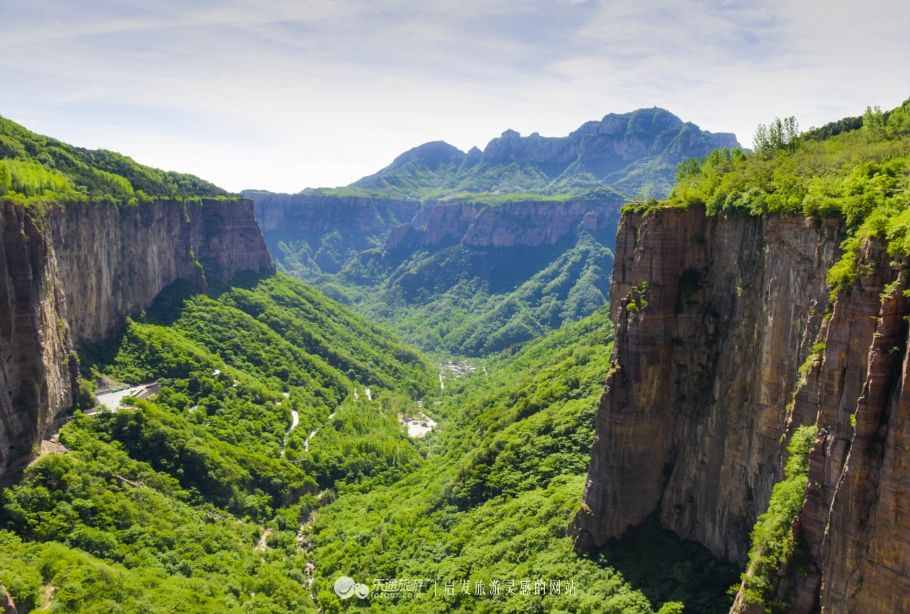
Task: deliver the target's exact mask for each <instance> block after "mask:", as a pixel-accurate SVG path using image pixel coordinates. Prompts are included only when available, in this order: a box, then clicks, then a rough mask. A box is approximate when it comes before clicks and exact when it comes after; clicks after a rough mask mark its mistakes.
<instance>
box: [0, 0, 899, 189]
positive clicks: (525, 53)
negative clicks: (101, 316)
mask: <svg viewBox="0 0 910 614" xmlns="http://www.w3.org/2000/svg"><path fill="white" fill-rule="evenodd" d="M908 32H910V2H907V1H906V0H863V1H862V2H860V1H858V0H849V1H848V0H801V1H799V0H768V1H766V2H745V1H737V0H731V1H721V2H713V1H696V0H678V1H674V2H653V1H650V0H639V1H633V0H623V1H607V0H603V1H600V0H498V1H479V0H422V1H411V2H405V1H398V0H363V1H343V0H338V1H330V0H321V1H307V0H274V1H269V0H152V1H149V0H117V1H115V0H79V1H78V2H73V1H72V0H0V51H2V52H0V84H2V85H0V115H3V116H5V117H8V118H10V119H13V120H15V121H18V122H19V123H22V124H24V125H25V126H26V127H28V128H30V129H32V130H35V131H37V132H41V133H43V134H48V135H51V136H54V137H56V138H58V139H61V140H64V141H66V142H69V143H72V144H74V145H80V146H84V147H92V148H96V147H98V148H105V149H112V150H115V151H119V152H122V153H125V154H127V155H130V156H132V157H133V158H135V159H136V160H138V161H139V162H142V163H144V164H150V165H152V166H156V167H159V168H164V169H167V170H179V171H184V172H191V173H194V174H196V175H199V176H201V177H203V178H205V179H208V180H210V181H213V182H215V183H217V184H218V185H220V186H222V187H224V188H227V189H229V190H232V191H238V190H241V189H246V188H257V189H269V190H273V191H284V192H297V191H299V190H301V189H303V188H305V187H319V186H337V185H346V184H348V183H350V182H352V181H354V180H356V179H357V178H359V177H362V176H364V175H367V174H370V173H373V172H375V171H377V170H379V169H380V168H381V167H383V166H385V165H386V164H388V163H389V162H391V160H392V159H393V158H394V157H395V156H396V155H398V154H399V153H401V152H403V151H404V150H406V149H408V148H410V147H414V146H416V145H419V144H421V143H424V142H427V141H433V140H445V141H447V142H449V143H451V144H453V145H455V146H457V147H460V148H461V149H464V150H467V149H468V148H470V147H471V146H473V145H477V146H479V147H481V148H483V146H484V145H485V144H486V143H488V142H489V141H490V139H492V138H494V137H496V136H498V135H499V134H501V133H502V132H503V131H504V130H506V129H507V128H511V129H515V130H518V131H519V132H521V133H522V134H529V133H531V132H539V133H541V134H543V135H545V136H563V135H565V134H568V133H569V132H571V131H572V130H574V129H575V128H577V127H578V126H579V125H580V124H582V123H583V122H585V121H588V120H592V119H600V118H601V117H603V116H604V115H605V114H607V113H611V112H615V113H620V112H627V111H631V110H634V109H636V108H641V107H652V106H660V107H664V108H666V109H668V110H670V111H672V112H673V113H675V114H677V115H678V116H680V117H681V118H682V119H683V120H686V121H691V122H694V123H696V124H698V125H699V126H700V127H701V128H703V129H706V130H710V131H712V132H734V133H736V135H737V136H738V138H739V140H740V142H741V143H742V144H743V145H747V146H748V145H749V144H750V143H751V141H752V135H753V133H754V129H755V126H756V125H757V124H758V123H761V122H767V121H769V120H770V119H772V118H774V117H776V116H788V115H795V116H796V117H797V118H798V120H799V122H800V126H801V127H803V128H809V127H812V126H818V125H821V124H823V123H825V122H828V121H832V120H835V119H839V118H841V117H844V116H847V115H857V114H860V113H862V111H863V110H864V109H865V108H866V106H869V105H874V106H881V107H882V108H888V107H893V106H896V105H897V104H899V103H900V102H901V101H903V100H905V99H906V98H908V97H910V62H908V58H910V36H908V34H907V33H908Z"/></svg>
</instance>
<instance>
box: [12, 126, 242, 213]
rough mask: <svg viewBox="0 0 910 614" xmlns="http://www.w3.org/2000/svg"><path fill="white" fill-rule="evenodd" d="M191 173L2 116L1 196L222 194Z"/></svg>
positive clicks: (81, 198) (71, 198)
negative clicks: (75, 143) (140, 161)
mask: <svg viewBox="0 0 910 614" xmlns="http://www.w3.org/2000/svg"><path fill="white" fill-rule="evenodd" d="M227 196H228V193H227V192H225V191H224V190H222V189H220V188H218V187H217V186H215V185H213V184H211V183H209V182H207V181H203V180H202V179H199V178H198V177H194V176H193V175H187V174H184V173H175V172H167V171H161V170H158V169H155V168H151V167H148V166H143V165H141V164H138V163H137V162H135V161H134V160H132V159H131V158H129V157H127V156H124V155H122V154H119V153H116V152H113V151H107V150H103V149H99V150H89V149H83V148H81V147H74V146H72V145H68V144H66V143H63V142H61V141H58V140H56V139H53V138H50V137H46V136H42V135H40V134H36V133H34V132H32V131H30V130H28V129H26V128H24V127H22V126H20V125H19V124H17V123H15V122H13V121H11V120H9V119H6V118H4V117H0V198H2V199H4V200H7V201H12V202H16V203H20V204H36V203H39V204H47V203H70V202H99V203H100V202H103V203H114V204H135V203H137V202H144V201H149V200H158V199H166V200H172V199H180V200H186V199H198V198H202V197H205V198H224V197H227Z"/></svg>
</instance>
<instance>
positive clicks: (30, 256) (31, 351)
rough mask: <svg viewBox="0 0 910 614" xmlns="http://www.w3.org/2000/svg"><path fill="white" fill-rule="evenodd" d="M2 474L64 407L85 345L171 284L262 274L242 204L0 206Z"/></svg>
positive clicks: (258, 246) (258, 240) (257, 241)
mask: <svg viewBox="0 0 910 614" xmlns="http://www.w3.org/2000/svg"><path fill="white" fill-rule="evenodd" d="M0 235H2V244H0V249H2V251H3V254H2V255H3V257H2V258H0V476H2V475H3V474H4V473H6V472H8V471H9V470H10V469H13V468H15V467H16V466H18V465H20V464H22V463H23V462H25V461H27V460H28V458H29V456H30V455H31V454H32V451H33V448H34V446H35V445H36V444H37V443H38V442H39V441H40V440H41V439H42V438H43V435H44V434H45V432H46V430H47V429H48V428H49V427H50V426H51V425H52V424H53V423H54V420H55V418H56V417H57V416H58V415H59V414H60V413H61V412H63V411H65V410H66V409H68V408H69V407H71V405H72V403H73V394H74V386H75V380H76V376H77V363H76V358H75V350H76V348H77V347H78V346H79V345H80V344H82V343H88V342H99V341H102V340H104V339H106V338H108V337H109V336H110V335H112V334H113V333H115V332H116V331H117V330H118V329H119V328H120V327H122V325H123V323H124V321H125V319H126V317H127V316H129V315H130V314H135V313H136V312H138V311H140V310H142V309H144V308H146V307H148V306H149V305H150V304H151V302H152V301H153V300H154V298H155V297H156V296H157V294H158V293H159V292H160V291H161V290H162V289H164V288H165V287H167V286H168V285H170V284H171V283H173V282H174V281H177V280H186V281H189V282H191V283H193V284H194V285H195V286H196V287H197V288H199V289H200V290H202V289H206V288H208V287H211V286H217V285H221V284H224V283H227V282H228V281H230V279H232V278H233V277H234V276H235V275H237V274H238V273H241V272H244V271H249V272H255V273H267V272H271V271H272V270H273V269H272V264H271V259H270V258H269V255H268V252H267V251H266V248H265V244H264V242H263V240H262V237H261V235H260V234H259V230H258V228H257V227H256V222H255V219H254V217H253V210H252V203H250V202H248V201H220V200H213V201H205V202H197V203H175V202H156V203H148V204H142V205H138V206H134V207H116V206H113V205H106V204H73V205H67V206H60V207H50V208H49V209H48V210H47V211H45V212H43V213H38V212H36V211H34V210H29V209H26V208H23V207H21V206H17V205H13V204H10V203H2V204H0Z"/></svg>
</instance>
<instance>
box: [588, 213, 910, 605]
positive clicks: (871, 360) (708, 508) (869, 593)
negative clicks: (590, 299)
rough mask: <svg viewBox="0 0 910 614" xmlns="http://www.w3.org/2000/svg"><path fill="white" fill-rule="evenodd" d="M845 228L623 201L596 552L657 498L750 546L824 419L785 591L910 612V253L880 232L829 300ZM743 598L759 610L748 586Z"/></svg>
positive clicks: (592, 539) (595, 477) (601, 435)
mask: <svg viewBox="0 0 910 614" xmlns="http://www.w3.org/2000/svg"><path fill="white" fill-rule="evenodd" d="M842 235H843V232H842V229H841V226H840V224H839V223H838V222H837V221H834V220H830V221H824V222H818V221H810V220H806V219H803V218H801V217H793V216H767V217H749V216H744V215H730V216H723V215H720V216H715V217H708V216H706V215H705V213H704V211H703V210H701V209H698V208H690V209H675V210H674V209H667V210H660V211H658V212H653V213H650V214H642V213H631V214H626V215H624V216H623V219H622V222H621V226H620V230H619V234H618V238H617V254H616V264H615V268H614V274H613V285H612V297H613V305H612V315H613V319H614V322H615V325H616V341H615V355H614V358H615V364H614V366H613V369H612V370H611V372H610V374H609V375H608V377H607V381H606V390H605V394H604V396H603V399H602V401H601V406H600V410H599V412H598V419H597V420H598V422H597V440H596V442H595V445H594V449H593V452H592V460H591V465H590V469H589V479H588V484H587V487H586V491H585V500H584V506H583V510H582V512H580V513H579V515H578V516H577V518H576V522H575V527H576V534H577V538H578V546H579V547H580V548H581V549H584V550H593V549H597V548H599V547H601V546H603V545H604V544H605V543H606V542H607V541H608V540H610V539H611V538H614V537H618V536H620V535H622V534H623V533H624V532H625V531H626V530H627V529H628V528H630V527H633V526H636V525H638V524H640V523H642V522H643V521H644V520H645V519H646V518H648V517H649V516H651V515H656V516H657V518H659V520H660V523H661V524H662V525H663V526H664V527H666V528H668V529H671V530H672V531H674V532H675V533H677V534H678V535H679V536H681V537H683V538H687V539H692V540H695V541H698V542H700V543H702V544H704V545H705V546H707V547H708V548H709V549H710V550H711V551H712V552H714V554H715V555H717V556H718V557H721V558H724V559H727V560H731V561H737V562H740V563H744V562H745V560H746V556H747V553H748V548H749V535H750V530H751V528H752V525H753V524H754V522H755V520H756V518H757V516H758V515H759V514H761V513H762V512H763V511H765V509H767V506H768V502H769V498H770V493H771V488H772V486H773V485H774V483H775V482H776V481H777V480H779V479H780V477H781V474H782V467H783V464H784V462H785V460H786V458H785V456H786V453H785V448H786V444H787V441H788V439H789V434H790V433H791V432H792V431H793V429H794V428H795V427H796V426H797V425H801V424H805V425H812V424H815V425H816V426H817V427H818V437H817V439H816V444H815V446H814V448H813V449H812V451H811V453H810V457H809V458H810V470H809V480H810V482H809V488H808V492H807V495H806V500H805V504H804V505H803V508H802V511H801V512H800V514H799V516H798V518H796V519H794V525H793V526H794V531H795V534H796V536H797V543H798V556H796V557H794V560H793V561H791V563H790V565H789V566H788V567H787V568H786V569H783V570H780V573H779V575H778V576H777V577H775V578H772V581H773V582H774V583H776V586H777V588H776V591H777V596H778V598H779V599H780V601H782V602H784V603H787V604H789V605H788V606H787V610H786V611H789V612H819V611H822V612H831V613H847V612H864V613H866V612H871V613H873V614H874V613H879V612H881V613H884V612H906V611H910V537H908V536H910V513H908V512H910V509H908V508H907V503H906V502H907V501H910V481H908V479H910V473H908V466H907V464H908V461H907V458H908V456H907V451H908V448H910V397H908V396H907V393H906V392H905V391H904V381H905V378H906V376H907V371H908V369H910V357H908V353H907V349H908V346H907V320H906V317H907V316H908V315H910V305H908V302H910V299H907V298H906V297H905V296H904V294H903V290H904V289H905V287H906V281H905V278H904V275H905V273H904V272H902V268H901V267H902V264H900V263H895V262H891V259H890V258H889V257H888V255H887V254H886V253H885V251H884V250H883V249H882V247H881V245H879V244H877V243H876V242H875V241H867V242H866V243H865V245H864V247H863V250H862V253H861V254H860V255H859V260H860V266H859V268H858V270H859V271H860V274H859V275H858V277H857V279H856V280H855V282H853V283H852V285H851V286H850V287H849V288H848V289H847V290H845V291H842V292H841V293H840V294H839V295H838V296H837V297H836V299H835V300H834V301H833V302H829V288H828V287H827V284H826V281H825V279H826V273H827V271H828V269H829V268H830V267H831V265H832V264H833V263H834V262H835V261H836V258H837V257H838V256H839V253H838V252H839V245H840V243H841V240H842V238H843V236H842ZM826 314H827V315H826ZM801 366H802V369H801V368H800V367H801ZM854 425H855V426H854ZM734 611H736V612H753V611H756V610H755V608H754V606H750V605H749V604H747V603H746V600H745V599H744V598H743V597H742V596H740V598H739V599H737V602H736V604H735V606H734ZM757 611H760V609H759V610H757Z"/></svg>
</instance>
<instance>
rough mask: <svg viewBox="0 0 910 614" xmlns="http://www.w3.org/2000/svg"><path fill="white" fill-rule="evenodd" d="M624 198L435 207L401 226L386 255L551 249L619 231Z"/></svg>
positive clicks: (441, 205)
mask: <svg viewBox="0 0 910 614" xmlns="http://www.w3.org/2000/svg"><path fill="white" fill-rule="evenodd" d="M620 203H621V197H619V196H618V195H611V196H610V197H605V198H600V199H584V198H578V199H569V200H566V201H555V202H554V201H546V200H531V199H529V200H515V201H510V202H506V203H502V204H495V205H493V204H486V203H476V202H459V201H449V202H439V203H430V204H428V205H427V206H424V207H422V208H421V209H419V210H418V211H417V212H416V214H415V215H414V217H413V219H411V220H410V222H409V223H407V224H402V225H401V226H398V227H396V228H395V229H394V230H393V231H392V233H391V234H390V236H389V238H388V240H387V241H386V243H385V246H384V247H385V251H386V252H387V253H401V252H410V251H416V250H418V249H430V250H438V249H441V248H445V247H449V246H451V245H455V244H461V245H464V246H467V247H472V248H546V247H552V246H554V245H558V244H560V243H562V242H566V241H571V240H573V239H574V238H576V237H577V236H578V234H579V233H581V232H589V233H591V234H593V235H598V236H601V235H602V236H609V235H612V234H613V233H614V232H615V229H616V224H617V222H618V218H619V205H620Z"/></svg>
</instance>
